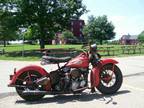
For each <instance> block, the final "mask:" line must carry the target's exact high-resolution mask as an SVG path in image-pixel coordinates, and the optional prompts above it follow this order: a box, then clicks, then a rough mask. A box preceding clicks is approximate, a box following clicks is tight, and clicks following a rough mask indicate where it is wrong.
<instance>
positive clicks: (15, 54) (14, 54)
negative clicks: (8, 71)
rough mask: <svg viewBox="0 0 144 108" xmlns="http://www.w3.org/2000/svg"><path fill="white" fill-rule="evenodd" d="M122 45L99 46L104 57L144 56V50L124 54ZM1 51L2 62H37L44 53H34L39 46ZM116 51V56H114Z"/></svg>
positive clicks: (16, 47) (65, 46)
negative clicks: (108, 49)
mask: <svg viewBox="0 0 144 108" xmlns="http://www.w3.org/2000/svg"><path fill="white" fill-rule="evenodd" d="M81 47H82V45H46V46H45V48H46V49H60V50H59V51H62V50H61V49H75V50H81V49H82V48H81ZM107 47H111V49H110V56H107V52H104V50H106V49H107ZM121 47H122V46H121V45H99V46H98V50H100V52H99V53H100V54H101V55H103V57H123V56H137V55H144V48H143V50H142V52H141V54H140V53H139V50H138V49H137V50H136V54H133V51H132V50H130V53H129V54H128V52H127V51H126V53H125V54H123V53H122V49H121ZM23 48H24V50H25V56H24V57H22V50H23ZM127 48H131V46H127ZM0 49H4V50H5V54H4V55H2V54H1V55H0V60H22V61H33V60H34V61H35V60H40V58H41V56H42V55H43V54H42V53H39V54H37V53H34V51H33V50H35V51H36V50H39V49H40V48H39V45H26V44H25V45H24V46H23V45H8V46H6V47H3V46H2V45H1V46H0ZM113 50H114V55H113Z"/></svg>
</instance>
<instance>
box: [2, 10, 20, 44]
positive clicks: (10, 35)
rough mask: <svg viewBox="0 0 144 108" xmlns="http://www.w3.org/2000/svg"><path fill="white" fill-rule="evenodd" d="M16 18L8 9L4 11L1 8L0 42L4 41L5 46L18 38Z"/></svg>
mask: <svg viewBox="0 0 144 108" xmlns="http://www.w3.org/2000/svg"><path fill="white" fill-rule="evenodd" d="M14 18H15V17H14V16H13V15H12V13H10V12H9V11H8V9H6V10H5V11H4V10H3V9H1V8H0V40H2V41H4V46H6V41H9V40H15V39H16V38H17V37H18V35H17V32H16V29H17V28H16V26H15V22H14Z"/></svg>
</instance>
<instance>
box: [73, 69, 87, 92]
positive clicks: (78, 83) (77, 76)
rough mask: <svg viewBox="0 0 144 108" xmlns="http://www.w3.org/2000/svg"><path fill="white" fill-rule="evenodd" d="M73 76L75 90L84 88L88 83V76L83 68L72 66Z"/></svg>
mask: <svg viewBox="0 0 144 108" xmlns="http://www.w3.org/2000/svg"><path fill="white" fill-rule="evenodd" d="M70 76H71V89H72V90H73V91H74V90H76V89H78V88H82V87H84V86H85V85H86V83H87V78H85V75H84V73H83V71H82V69H79V68H78V69H77V68H72V69H71V71H70Z"/></svg>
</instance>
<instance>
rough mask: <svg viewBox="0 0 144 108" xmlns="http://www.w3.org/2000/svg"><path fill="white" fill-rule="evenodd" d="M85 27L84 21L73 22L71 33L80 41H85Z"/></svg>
mask: <svg viewBox="0 0 144 108" xmlns="http://www.w3.org/2000/svg"><path fill="white" fill-rule="evenodd" d="M84 25H85V23H84V20H71V25H70V31H71V32H73V34H74V36H76V37H77V38H78V39H80V40H81V39H83V33H82V29H83V27H84Z"/></svg>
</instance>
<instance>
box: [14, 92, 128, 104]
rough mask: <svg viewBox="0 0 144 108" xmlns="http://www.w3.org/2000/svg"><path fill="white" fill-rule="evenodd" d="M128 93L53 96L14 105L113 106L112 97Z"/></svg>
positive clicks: (86, 93)
mask: <svg viewBox="0 0 144 108" xmlns="http://www.w3.org/2000/svg"><path fill="white" fill-rule="evenodd" d="M126 93H130V91H129V90H122V91H118V92H117V93H115V94H113V95H103V94H100V93H99V92H95V93H88V92H83V93H82V94H75V95H74V94H70V95H55V96H53V97H44V98H42V99H40V100H38V101H25V100H17V101H16V102H15V103H16V104H27V105H33V104H47V103H56V104H64V103H67V102H78V101H79V102H87V101H92V100H95V99H96V100H100V101H104V102H105V104H109V103H110V102H112V103H113V104H117V102H114V101H113V97H115V96H117V95H122V94H126Z"/></svg>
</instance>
